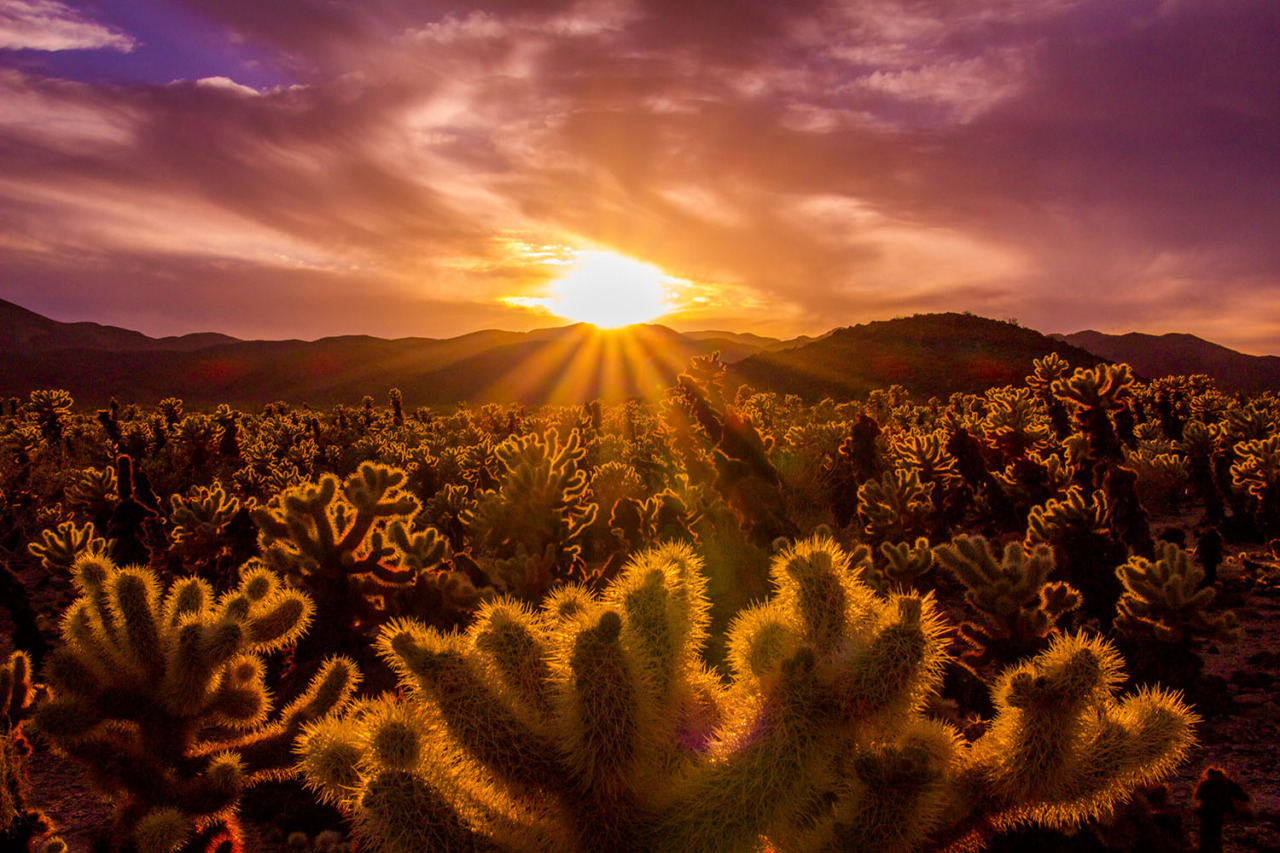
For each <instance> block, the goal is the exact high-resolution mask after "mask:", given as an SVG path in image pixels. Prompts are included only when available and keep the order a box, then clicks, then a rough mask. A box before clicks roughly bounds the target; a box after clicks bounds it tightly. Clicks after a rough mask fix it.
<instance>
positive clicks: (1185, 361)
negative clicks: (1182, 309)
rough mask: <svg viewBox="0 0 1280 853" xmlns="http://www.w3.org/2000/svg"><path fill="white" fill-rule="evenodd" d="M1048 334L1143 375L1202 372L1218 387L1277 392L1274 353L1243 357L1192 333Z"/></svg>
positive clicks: (1278, 363) (1278, 362) (1279, 373)
mask: <svg viewBox="0 0 1280 853" xmlns="http://www.w3.org/2000/svg"><path fill="white" fill-rule="evenodd" d="M1053 337H1055V338H1058V339H1059V340H1063V341H1066V342H1067V343H1069V344H1074V345H1075V346H1078V347H1080V348H1081V349H1084V350H1088V351H1089V352H1091V353H1093V354H1095V355H1100V356H1102V357H1103V358H1105V359H1109V360H1110V361H1123V362H1127V363H1128V364H1129V365H1130V366H1132V367H1133V369H1134V370H1135V371H1136V372H1137V373H1138V374H1140V375H1142V376H1145V377H1146V378H1148V379H1159V378H1160V377H1163V376H1179V375H1189V374H1193V373H1203V374H1205V375H1206V376H1211V377H1213V380H1214V381H1215V382H1216V383H1217V384H1218V387H1219V388H1221V389H1222V390H1223V391H1228V392H1235V391H1245V392H1248V393H1251V394H1257V393H1260V392H1262V391H1268V390H1270V391H1277V390H1280V357H1277V356H1274V355H1245V354H1244V353H1242V352H1236V351H1235V350H1233V349H1228V348H1227V347H1224V346H1221V345H1219V344H1215V343H1212V342H1210V341H1206V340H1204V339H1202V338H1197V337H1196V336H1195V335H1186V334H1168V335H1144V334H1140V333H1138V332H1130V333H1129V334H1127V335H1108V334H1104V333H1103V332H1095V331H1093V330H1087V331H1084V332H1076V333H1075V334H1072V335H1054V336H1053Z"/></svg>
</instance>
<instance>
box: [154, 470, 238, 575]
mask: <svg viewBox="0 0 1280 853" xmlns="http://www.w3.org/2000/svg"><path fill="white" fill-rule="evenodd" d="M169 503H170V507H171V509H170V513H169V520H170V522H171V523H172V525H173V527H172V528H171V529H170V531H169V556H170V557H171V558H172V559H174V560H176V561H178V562H179V563H180V564H181V565H182V567H183V569H184V570H186V571H188V572H191V573H193V574H206V575H207V574H219V573H220V572H219V570H220V569H223V568H224V567H225V564H226V562H227V561H228V559H230V558H231V557H232V553H231V546H232V544H233V543H232V542H231V540H230V536H229V526H230V524H231V521H232V519H234V518H235V517H236V515H237V514H238V513H239V512H240V500H239V499H238V498H236V497H233V496H231V495H228V494H227V493H226V491H225V490H224V489H223V488H222V486H221V485H217V484H215V485H214V486H213V487H212V488H209V487H207V486H195V487H193V488H192V489H191V491H190V492H188V493H187V494H186V495H185V496H184V495H172V496H171V497H170V498H169ZM250 530H252V526H250Z"/></svg>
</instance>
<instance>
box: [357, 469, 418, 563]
mask: <svg viewBox="0 0 1280 853" xmlns="http://www.w3.org/2000/svg"><path fill="white" fill-rule="evenodd" d="M404 481H405V473H404V472H403V471H401V470H399V469H396V468H391V467H388V466H386V465H378V464H377V463H374V462H365V463H363V464H361V466H360V468H359V469H358V470H357V471H356V473H355V474H353V475H351V477H349V478H347V482H346V483H345V484H344V485H343V487H342V492H343V495H344V496H345V497H346V498H347V500H348V501H350V502H351V505H352V506H353V507H354V508H355V511H356V514H355V518H354V519H352V521H351V526H350V527H348V528H347V530H346V531H345V532H344V533H343V534H342V539H341V541H340V542H339V543H338V548H339V550H341V551H347V552H352V553H354V552H355V551H356V549H358V548H359V547H360V544H361V543H362V542H364V540H365V537H366V536H368V535H369V531H370V530H371V529H372V528H373V525H374V523H375V522H377V521H378V519H380V518H387V517H395V516H412V515H414V514H415V513H417V511H418V509H419V506H418V501H417V500H415V499H414V498H413V497H412V496H411V495H409V494H406V493H405V492H404V490H403V488H402V485H403V484H404Z"/></svg>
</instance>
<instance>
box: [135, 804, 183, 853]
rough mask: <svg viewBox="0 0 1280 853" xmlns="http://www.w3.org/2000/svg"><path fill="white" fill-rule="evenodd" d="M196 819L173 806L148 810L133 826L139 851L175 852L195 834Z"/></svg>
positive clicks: (139, 852)
mask: <svg viewBox="0 0 1280 853" xmlns="http://www.w3.org/2000/svg"><path fill="white" fill-rule="evenodd" d="M195 829H196V827H195V821H193V820H192V819H191V817H190V816H189V815H187V814H184V813H183V812H182V810H181V809H176V808H173V807H172V806H164V807H161V808H155V809H152V810H151V811H149V812H147V813H146V814H145V815H143V816H142V818H141V819H140V820H139V821H138V823H137V825H136V826H134V828H133V843H134V844H135V845H137V848H138V853H174V851H176V850H181V849H182V845H184V844H186V843H187V841H188V840H189V839H190V838H191V836H192V835H194V834H195Z"/></svg>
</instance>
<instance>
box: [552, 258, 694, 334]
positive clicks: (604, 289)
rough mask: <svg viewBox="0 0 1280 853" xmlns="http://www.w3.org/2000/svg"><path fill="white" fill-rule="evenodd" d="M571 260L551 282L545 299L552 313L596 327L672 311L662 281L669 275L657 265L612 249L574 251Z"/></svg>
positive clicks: (612, 326) (668, 279) (667, 280)
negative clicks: (573, 260) (548, 294)
mask: <svg viewBox="0 0 1280 853" xmlns="http://www.w3.org/2000/svg"><path fill="white" fill-rule="evenodd" d="M574 257H575V258H576V261H575V262H574V263H573V264H572V266H570V267H569V269H568V270H567V271H566V272H565V274H564V275H563V276H561V277H560V278H559V279H556V280H555V281H554V282H552V283H551V297H550V299H548V300H547V301H546V303H545V305H546V308H547V310H548V311H550V312H551V313H552V314H556V315H557V316H560V317H566V318H568V319H570V320H580V321H582V322H584V323H590V324H591V325H593V326H598V327H600V328H602V329H616V328H619V327H621V326H629V325H631V324H632V323H645V322H648V321H649V320H652V319H654V318H656V317H660V316H662V315H663V314H666V313H667V312H669V311H671V310H673V308H674V307H675V306H674V305H672V304H671V302H670V301H669V299H668V294H667V285H668V284H669V283H673V282H674V281H675V279H672V278H671V277H670V276H668V275H666V274H665V273H663V272H662V270H660V269H658V268H657V267H654V266H650V265H649V264H646V263H641V262H640V261H637V260H634V259H632V258H627V257H624V256H622V255H616V254H614V253H613V252H603V251H584V252H575V253H574Z"/></svg>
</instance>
